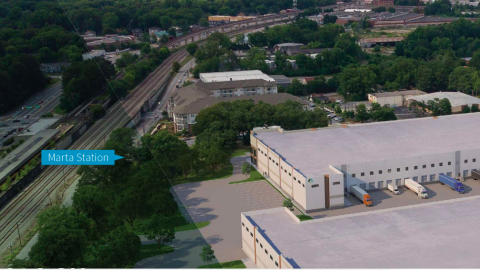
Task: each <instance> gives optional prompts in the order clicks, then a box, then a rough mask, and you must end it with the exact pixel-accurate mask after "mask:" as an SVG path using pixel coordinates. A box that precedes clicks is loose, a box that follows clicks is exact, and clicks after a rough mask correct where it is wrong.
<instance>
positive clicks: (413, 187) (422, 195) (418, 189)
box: [405, 179, 428, 199]
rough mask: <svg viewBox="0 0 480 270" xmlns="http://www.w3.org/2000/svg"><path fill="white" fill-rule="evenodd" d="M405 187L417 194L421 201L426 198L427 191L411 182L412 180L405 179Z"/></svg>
mask: <svg viewBox="0 0 480 270" xmlns="http://www.w3.org/2000/svg"><path fill="white" fill-rule="evenodd" d="M405 186H406V187H407V188H408V189H410V190H412V191H413V192H415V193H417V195H418V197H420V198H422V199H427V198H428V194H427V190H426V189H425V188H424V187H423V186H422V185H420V184H419V183H417V182H415V181H413V180H412V179H405Z"/></svg>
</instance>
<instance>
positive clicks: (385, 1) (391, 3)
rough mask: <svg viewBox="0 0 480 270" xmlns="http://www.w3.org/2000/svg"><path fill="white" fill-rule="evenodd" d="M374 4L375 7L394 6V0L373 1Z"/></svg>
mask: <svg viewBox="0 0 480 270" xmlns="http://www.w3.org/2000/svg"><path fill="white" fill-rule="evenodd" d="M372 4H373V5H374V6H394V5H395V3H394V0H373V1H372Z"/></svg>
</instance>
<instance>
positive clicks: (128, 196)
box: [115, 187, 147, 230]
mask: <svg viewBox="0 0 480 270" xmlns="http://www.w3.org/2000/svg"><path fill="white" fill-rule="evenodd" d="M146 210H147V209H146V202H145V200H144V196H143V194H142V193H141V192H140V189H138V188H137V187H130V188H128V189H126V190H124V191H123V192H122V193H120V195H119V196H118V198H117V199H116V202H115V215H116V216H118V217H119V218H121V219H122V220H124V221H125V222H127V223H128V224H129V225H130V227H131V228H132V230H135V220H137V218H139V217H142V216H144V215H145V212H146Z"/></svg>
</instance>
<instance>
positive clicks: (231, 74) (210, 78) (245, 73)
mask: <svg viewBox="0 0 480 270" xmlns="http://www.w3.org/2000/svg"><path fill="white" fill-rule="evenodd" d="M255 79H261V80H265V81H274V80H273V79H272V78H270V76H268V75H267V74H265V73H263V72H261V71H260V70H242V71H227V72H209V73H200V80H202V81H203V82H206V83H210V82H226V81H242V80H255Z"/></svg>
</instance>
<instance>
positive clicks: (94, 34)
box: [85, 30, 97, 37]
mask: <svg viewBox="0 0 480 270" xmlns="http://www.w3.org/2000/svg"><path fill="white" fill-rule="evenodd" d="M85 36H88V37H96V36H97V33H96V32H95V31H92V30H87V31H86V32H85Z"/></svg>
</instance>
